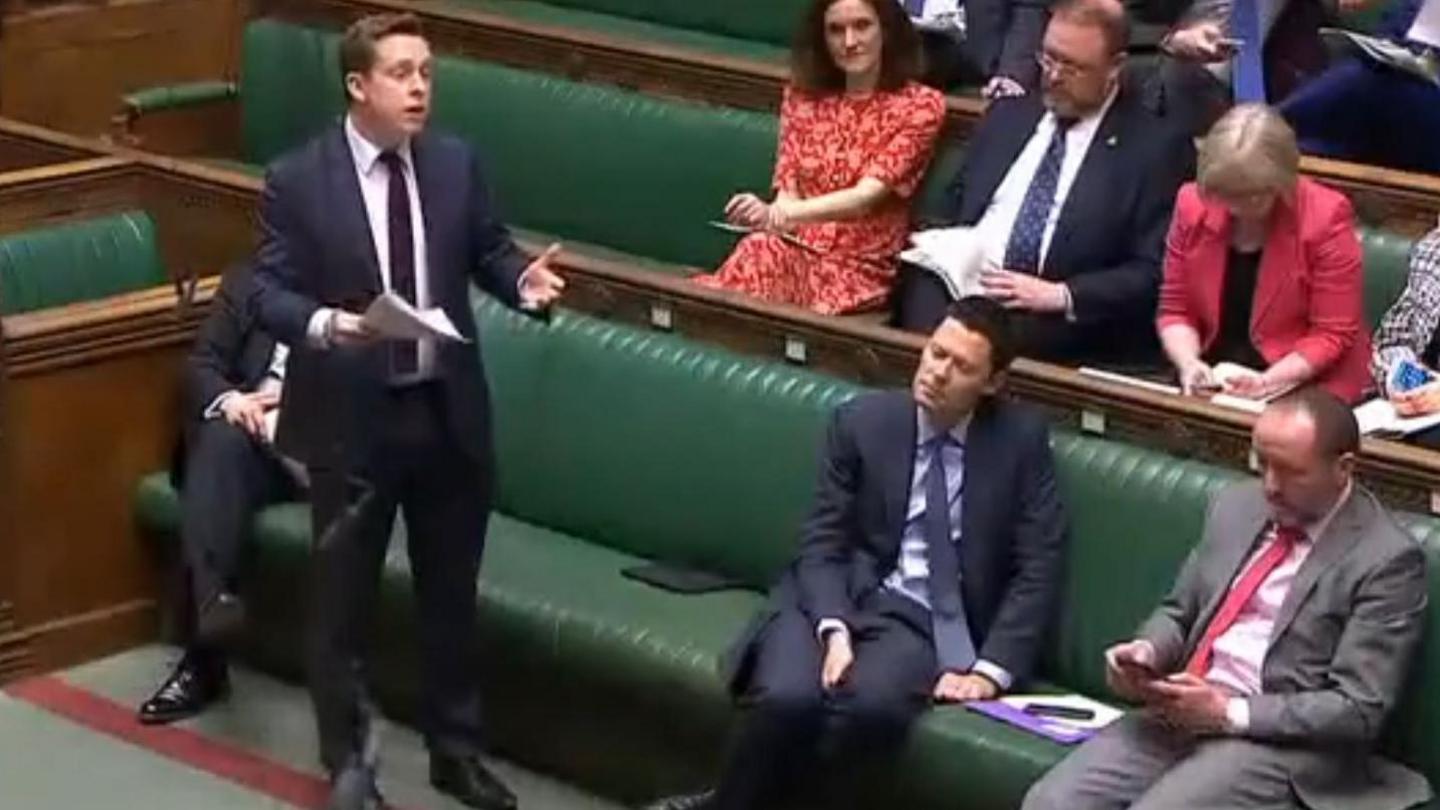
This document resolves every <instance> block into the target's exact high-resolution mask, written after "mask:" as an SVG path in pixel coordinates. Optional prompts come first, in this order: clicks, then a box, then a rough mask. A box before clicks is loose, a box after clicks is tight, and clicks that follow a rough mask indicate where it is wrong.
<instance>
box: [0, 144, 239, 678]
mask: <svg viewBox="0 0 1440 810" xmlns="http://www.w3.org/2000/svg"><path fill="white" fill-rule="evenodd" d="M0 143H3V142H0ZM94 146H95V148H96V149H100V150H103V149H104V147H103V145H100V144H99V143H98V142H96V143H95V144H94ZM3 148H4V147H3V145H0V150H3ZM258 190H259V186H258V184H250V185H246V184H244V183H239V184H237V182H236V178H233V177H227V178H223V179H222V180H221V181H220V182H216V180H215V178H214V177H213V176H212V174H211V173H210V171H209V170H208V169H205V168H204V167H200V166H194V165H178V166H176V165H171V162H170V161H167V160H164V159H150V160H144V161H141V160H136V159H133V158H131V157H128V156H126V155H123V154H120V153H118V152H117V153H114V154H112V155H111V156H109V157H101V158H90V159H85V160H80V161H75V162H70V163H64V164H58V165H54V166H48V167H40V168H34V169H27V170H21V171H14V172H9V173H5V174H0V223H3V226H0V229H3V230H4V231H9V232H13V231H21V230H28V229H31V228H36V227H44V226H49V225H53V224H57V223H61V222H66V221H73V220H76V219H86V218H90V217H93V216H100V215H104V214H109V213H115V212H118V211H123V210H134V209H141V210H145V211H147V212H148V213H149V214H150V216H151V218H152V219H153V220H154V221H155V223H156V231H157V234H156V235H157V240H158V241H159V248H160V251H161V253H162V255H163V257H164V260H165V263H166V266H167V268H169V269H170V270H171V272H172V273H174V274H175V275H176V279H175V283H173V284H167V285H163V286H161V287H157V288H152V289H147V290H141V291H137V292H132V293H126V294H122V295H117V296H112V297H109V298H106V299H103V300H97V301H86V302H80V303H75V304H71V305H68V306H61V307H54V308H50V309H45V310H40V311H35V312H28V313H21V314H15V315H10V316H6V317H4V318H0V682H3V681H5V680H7V679H10V678H15V677H19V676H21V675H23V674H25V673H28V672H34V671H43V670H47V669H52V668H56V667H61V666H66V665H70V664H73V663H76V662H80V661H85V660H90V659H92V658H94V657H96V656H98V655H102V654H105V653H108V652H111V651H115V650H120V649H124V648H126V647H129V646H133V645H134V644H136V643H140V642H143V641H146V640H148V639H151V638H153V637H154V635H155V631H156V627H157V622H156V619H157V615H156V604H157V600H156V596H157V593H158V591H159V588H158V583H157V578H156V566H155V565H154V560H153V559H152V553H151V550H150V549H149V548H148V547H147V546H146V545H145V544H144V543H143V542H142V540H141V538H140V537H139V535H138V532H137V531H136V530H135V529H134V528H133V511H132V506H131V497H132V496H133V492H134V485H135V482H136V481H137V480H139V478H140V477H141V476H143V475H144V474H146V473H149V472H153V471H154V470H156V469H160V468H163V467H166V466H168V464H169V463H170V458H171V452H172V449H173V448H174V444H175V437H176V436H177V435H178V430H179V425H180V422H179V417H178V414H179V405H178V397H177V392H178V390H179V386H178V383H179V377H178V375H179V371H180V368H181V361H182V357H183V355H184V353H185V352H186V351H187V350H188V349H189V347H190V345H191V343H192V342H193V339H194V334H195V331H196V328H197V327H198V325H199V323H200V321H201V319H203V317H204V316H205V311H206V308H207V305H208V302H209V300H210V297H211V295H212V294H213V290H214V288H215V286H216V283H217V279H216V278H215V277H214V274H216V273H218V272H219V271H220V270H222V269H223V267H224V266H225V265H227V264H229V263H230V262H233V261H235V260H238V259H241V258H243V257H244V256H246V255H248V254H249V253H250V251H251V250H252V247H253V240H254V235H253V232H254V225H253V211H254V201H255V199H256V196H257V194H258ZM191 275H194V276H204V278H201V279H200V280H199V281H198V282H191V283H186V282H185V280H184V277H187V276H191Z"/></svg>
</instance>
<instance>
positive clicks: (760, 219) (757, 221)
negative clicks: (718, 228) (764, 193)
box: [725, 192, 770, 228]
mask: <svg viewBox="0 0 1440 810" xmlns="http://www.w3.org/2000/svg"><path fill="white" fill-rule="evenodd" d="M725 220H726V221H727V222H730V223H732V224H735V225H740V226H742V227H745V228H766V227H769V223H770V204H769V203H767V202H765V201H764V200H762V199H760V198H759V197H757V196H755V195H754V194H750V193H749V192H746V193H744V194H736V195H735V196H734V197H731V198H730V202H728V203H725Z"/></svg>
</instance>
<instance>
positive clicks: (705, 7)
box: [460, 0, 809, 45]
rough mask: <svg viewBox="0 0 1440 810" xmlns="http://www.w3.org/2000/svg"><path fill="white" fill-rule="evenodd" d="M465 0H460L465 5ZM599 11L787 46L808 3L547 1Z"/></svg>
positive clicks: (746, 0) (781, 0) (757, 0)
mask: <svg viewBox="0 0 1440 810" xmlns="http://www.w3.org/2000/svg"><path fill="white" fill-rule="evenodd" d="M465 2H467V0H460V3H461V4H464V3H465ZM546 2H548V3H550V4H551V5H555V6H568V7H570V8H578V9H583V10H585V11H593V12H598V13H600V14H614V15H615V16H618V17H630V18H632V19H636V20H645V21H646V22H653V23H658V24H660V25H668V26H672V27H674V28H688V29H692V30H696V31H704V32H706V33H711V34H720V35H722V36H730V37H736V38H737V39H753V40H760V41H762V42H769V43H771V44H774V45H788V44H789V43H790V40H791V37H792V36H793V33H794V31H795V28H796V26H797V25H798V24H799V21H800V18H801V16H802V15H803V14H804V12H805V7H806V6H807V5H809V4H808V2H806V0H725V2H723V3H706V2H699V0H546Z"/></svg>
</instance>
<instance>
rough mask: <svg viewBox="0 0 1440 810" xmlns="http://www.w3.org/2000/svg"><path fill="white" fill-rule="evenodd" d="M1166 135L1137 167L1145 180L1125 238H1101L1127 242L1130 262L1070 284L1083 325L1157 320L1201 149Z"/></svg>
mask: <svg viewBox="0 0 1440 810" xmlns="http://www.w3.org/2000/svg"><path fill="white" fill-rule="evenodd" d="M1151 120H1153V119H1151ZM1163 131H1164V133H1165V134H1164V136H1163V138H1162V140H1161V142H1160V143H1161V145H1160V146H1158V148H1156V149H1155V151H1154V152H1152V153H1151V156H1150V160H1149V161H1148V162H1147V163H1145V164H1144V165H1143V166H1142V167H1136V168H1137V171H1139V174H1140V176H1141V177H1142V178H1143V180H1142V182H1141V187H1140V190H1139V192H1138V194H1139V197H1138V199H1137V200H1136V203H1135V208H1134V218H1133V220H1132V222H1130V223H1129V225H1130V227H1129V228H1128V229H1127V230H1126V232H1125V233H1122V234H1112V235H1109V236H1108V237H1097V238H1114V239H1124V240H1126V246H1125V250H1124V251H1123V257H1124V258H1123V259H1121V260H1120V261H1119V262H1117V263H1116V264H1115V265H1113V266H1110V267H1105V268H1101V269H1097V270H1093V271H1086V272H1082V273H1077V274H1076V275H1074V276H1072V277H1070V278H1069V279H1067V280H1066V282H1065V283H1066V285H1067V286H1069V288H1070V295H1071V297H1072V298H1073V300H1074V302H1075V319H1076V321H1078V322H1079V323H1082V324H1087V323H1089V324H1093V323H1096V322H1099V321H1108V320H1112V319H1115V318H1129V317H1133V318H1137V319H1144V320H1147V321H1148V320H1151V319H1153V318H1154V316H1155V308H1156V305H1157V301H1158V297H1159V292H1160V278H1161V264H1162V262H1163V259H1164V255H1165V234H1166V233H1167V231H1168V230H1169V228H1170V215H1171V213H1172V212H1173V211H1174V210H1175V195H1176V193H1177V192H1178V191H1179V190H1180V186H1181V184H1182V183H1184V182H1185V180H1187V179H1188V178H1189V177H1191V176H1192V175H1193V174H1194V173H1195V147H1194V145H1193V143H1192V142H1191V141H1190V139H1189V137H1187V136H1185V135H1184V134H1183V133H1180V132H1177V131H1174V130H1173V128H1170V127H1164V128H1163ZM1124 137H1126V139H1127V140H1129V141H1130V142H1131V143H1135V144H1139V143H1144V141H1147V140H1150V139H1153V138H1157V137H1161V136H1160V135H1159V133H1156V132H1151V131H1141V130H1139V128H1135V129H1134V131H1130V132H1127V133H1126V134H1125V136H1124Z"/></svg>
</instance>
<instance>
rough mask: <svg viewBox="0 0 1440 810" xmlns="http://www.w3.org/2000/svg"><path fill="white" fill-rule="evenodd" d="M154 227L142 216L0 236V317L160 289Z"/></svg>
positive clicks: (162, 269)
mask: <svg viewBox="0 0 1440 810" xmlns="http://www.w3.org/2000/svg"><path fill="white" fill-rule="evenodd" d="M165 281H166V273H165V266H164V263H163V262H162V261H161V258H160V250H159V247H158V244H157V242H156V240H155V223H154V222H152V221H151V219H150V215H149V214H146V213H145V212H143V211H127V212H125V213H122V214H115V215H113V216H107V217H99V218H95V219H87V220H81V221H77V222H70V223H66V224H63V225H57V226H55V227H51V228H43V229H39V230H32V231H21V232H18V233H12V234H8V235H5V236H0V314H4V315H14V314H17V313H21V312H30V311H33V310H37V309H46V308H48V307H58V306H64V305H65V304H73V303H76V302H79V301H89V300H93V299H96V298H104V297H106V296H110V295H118V294H120V293H125V292H133V291H135V290H143V289H145V288H147V287H154V286H156V285H159V284H164V283H165Z"/></svg>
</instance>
